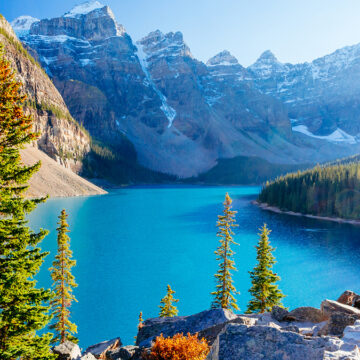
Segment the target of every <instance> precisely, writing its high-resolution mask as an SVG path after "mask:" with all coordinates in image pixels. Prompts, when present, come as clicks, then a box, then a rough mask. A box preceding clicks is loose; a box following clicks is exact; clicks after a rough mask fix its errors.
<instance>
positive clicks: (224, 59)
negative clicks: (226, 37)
mask: <svg viewBox="0 0 360 360" xmlns="http://www.w3.org/2000/svg"><path fill="white" fill-rule="evenodd" d="M206 65H207V66H232V65H239V62H238V60H237V59H236V57H235V56H233V55H231V53H230V52H229V51H227V50H224V51H222V52H220V53H218V54H217V55H215V56H213V57H212V58H210V59H209V60H208V61H207V63H206Z"/></svg>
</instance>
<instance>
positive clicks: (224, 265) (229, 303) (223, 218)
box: [211, 193, 239, 310]
mask: <svg viewBox="0 0 360 360" xmlns="http://www.w3.org/2000/svg"><path fill="white" fill-rule="evenodd" d="M231 204H232V200H231V198H230V196H229V194H228V193H226V195H225V201H224V210H223V215H218V221H217V224H216V225H217V227H218V229H219V230H218V232H217V236H218V237H220V245H219V247H218V248H217V250H216V251H215V254H216V255H217V257H216V260H217V261H219V270H218V272H217V273H216V274H215V278H216V282H217V285H216V291H214V292H212V293H211V294H212V295H213V296H214V298H215V299H214V301H213V303H212V305H211V307H212V308H222V309H234V310H239V307H238V306H237V303H236V299H235V296H234V295H235V294H237V291H236V289H235V287H234V285H233V280H232V275H231V271H235V270H236V267H235V262H234V260H233V256H234V252H233V251H232V250H231V245H232V244H234V245H238V244H237V243H236V242H235V241H234V239H233V235H234V232H233V231H232V228H234V227H236V226H238V225H237V224H236V220H235V215H236V213H237V211H234V210H231V208H232V207H231Z"/></svg>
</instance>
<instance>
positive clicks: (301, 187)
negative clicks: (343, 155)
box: [258, 157, 360, 219]
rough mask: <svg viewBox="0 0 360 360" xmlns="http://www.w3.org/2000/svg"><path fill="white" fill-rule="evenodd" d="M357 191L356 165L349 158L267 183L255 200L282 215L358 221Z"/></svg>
mask: <svg viewBox="0 0 360 360" xmlns="http://www.w3.org/2000/svg"><path fill="white" fill-rule="evenodd" d="M359 190H360V162H359V161H357V157H352V158H350V159H348V160H346V159H344V160H341V161H339V162H337V163H332V164H327V165H323V166H319V165H318V166H316V167H314V168H312V169H309V170H305V171H301V172H300V171H298V172H296V173H290V174H287V175H285V176H281V177H278V178H277V179H276V180H274V181H272V182H267V183H266V185H265V186H264V187H263V189H262V191H261V193H260V195H259V198H258V200H259V202H261V203H266V204H268V205H271V206H276V207H278V208H279V209H281V210H285V211H294V212H298V213H302V214H311V215H318V216H330V217H341V218H345V219H359V218H360V191H359Z"/></svg>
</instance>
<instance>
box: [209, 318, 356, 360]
mask: <svg viewBox="0 0 360 360" xmlns="http://www.w3.org/2000/svg"><path fill="white" fill-rule="evenodd" d="M342 345H343V342H342V341H341V340H340V339H336V340H334V339H331V338H320V337H318V338H309V337H306V336H303V335H301V334H297V333H295V332H288V331H281V330H280V329H278V328H275V327H270V326H259V325H255V326H247V325H238V324H228V325H227V326H226V328H225V329H224V331H223V332H222V333H221V334H220V335H219V336H218V338H217V339H216V341H215V343H214V344H213V346H212V348H211V352H210V354H209V355H208V357H207V360H240V359H241V360H265V359H266V360H306V359H309V360H324V359H338V360H339V359H344V360H345V359H348V360H350V359H352V360H355V359H359V357H357V353H356V351H358V350H356V349H355V348H354V347H353V348H352V349H349V350H346V349H343V348H341V346H342Z"/></svg>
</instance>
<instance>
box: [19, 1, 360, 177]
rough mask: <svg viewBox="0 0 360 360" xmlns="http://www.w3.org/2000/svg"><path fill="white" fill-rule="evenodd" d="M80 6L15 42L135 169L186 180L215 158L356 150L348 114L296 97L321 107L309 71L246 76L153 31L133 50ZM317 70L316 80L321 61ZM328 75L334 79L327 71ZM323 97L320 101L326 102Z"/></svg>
mask: <svg viewBox="0 0 360 360" xmlns="http://www.w3.org/2000/svg"><path fill="white" fill-rule="evenodd" d="M79 6H80V5H78V8H77V9H79ZM81 7H82V8H84V9H86V10H85V11H83V12H81V11H77V10H76V11H75V13H76V14H75V15H74V16H65V15H66V13H65V14H64V15H63V16H61V17H58V18H53V19H45V20H40V21H39V22H34V23H33V24H32V25H31V26H30V29H29V31H28V33H27V34H25V33H24V32H22V34H21V40H22V41H23V42H24V43H25V44H26V45H27V46H28V47H29V48H31V49H32V51H33V52H34V53H35V54H36V55H37V56H38V58H39V61H40V62H41V63H42V65H43V66H44V67H45V69H46V71H47V73H48V74H49V75H50V76H51V78H52V79H53V81H54V83H55V85H56V86H57V88H58V89H59V90H60V92H61V94H62V95H63V97H64V99H65V101H66V103H67V105H68V106H69V108H70V112H71V113H72V114H73V115H74V117H75V118H76V119H77V120H78V121H79V122H80V123H82V124H84V126H85V128H86V129H87V130H89V132H90V134H91V135H92V136H94V137H95V138H96V139H98V140H100V141H102V142H104V143H105V144H109V145H110V146H111V147H113V148H114V149H116V148H122V147H123V145H121V144H123V143H124V141H125V142H129V143H131V144H132V145H133V147H134V151H135V155H134V161H137V162H138V163H139V164H140V165H141V166H143V167H145V168H148V169H151V170H154V171H157V172H161V173H168V174H172V175H174V176H177V177H179V178H187V177H196V176H198V175H200V174H202V173H206V172H207V171H209V170H210V169H211V168H213V167H214V166H216V164H217V162H218V159H221V158H225V159H226V158H234V157H236V156H249V157H251V156H255V157H256V156H257V157H260V158H263V159H265V160H266V161H270V162H272V163H274V164H296V163H297V164H303V163H309V162H321V161H328V160H332V159H334V158H336V157H343V156H347V155H352V154H354V153H356V152H359V151H360V143H359V141H358V137H357V131H358V128H359V133H360V119H359V121H357V122H358V125H354V124H350V122H346V121H345V120H344V121H342V122H341V121H338V118H339V116H337V114H338V113H339V112H342V113H344V114H345V113H346V111H345V110H344V109H343V110H342V109H339V106H338V104H337V103H336V104H335V105H333V106H334V107H336V108H334V110H333V113H334V114H330V115H331V116H327V118H322V117H321V114H322V111H324V110H323V107H321V104H318V103H316V104H315V105H314V104H311V103H310V100H309V99H306V98H305V97H304V96H303V97H301V96H300V95H303V94H304V93H305V92H306V91H310V92H311V93H312V98H314V99H317V98H319V99H320V100H322V98H320V97H319V96H320V95H319V93H321V90H323V88H324V86H323V87H321V86H320V87H319V85H317V84H316V86H315V87H314V86H312V85H313V83H314V81H315V80H314V79H312V80H311V79H310V77H309V71H310V70H309V67H310V65H306V66H305V67H304V66H299V65H291V64H282V63H280V62H279V61H278V60H277V59H276V58H275V56H274V55H273V54H272V53H271V52H270V51H265V52H264V53H263V54H262V55H261V56H260V57H259V59H258V60H257V62H255V63H254V64H253V65H251V66H250V67H247V68H245V67H243V66H242V65H240V64H239V62H238V60H237V59H236V58H235V57H234V56H233V55H231V54H230V52H228V51H223V52H221V53H219V54H217V55H215V56H214V57H213V58H211V59H209V61H208V62H207V64H205V63H203V62H201V61H198V60H197V59H196V58H194V56H193V55H192V53H191V50H190V49H189V47H188V46H187V45H186V43H185V41H184V39H183V35H182V33H181V32H170V33H167V34H163V33H162V32H161V31H159V30H156V31H153V32H151V33H149V34H148V35H147V36H145V37H143V38H142V39H140V40H139V41H137V42H133V41H132V39H131V37H130V35H128V34H127V33H126V30H125V28H124V27H123V26H122V25H119V24H118V23H117V21H116V19H115V17H114V15H113V13H112V11H111V9H110V8H109V7H108V6H106V5H103V4H100V3H99V2H97V1H92V2H88V3H85V5H84V4H83V5H81V6H80V8H81ZM89 9H90V10H89ZM88 10H89V11H88ZM72 12H74V10H70V11H69V12H68V14H71V13H72ZM88 29H92V30H91V31H89V30H88ZM118 29H122V30H121V31H120V32H118ZM338 57H340V58H341V56H340V55H338ZM326 61H327V60H326ZM326 61H325V60H324V61H323V62H326ZM318 62H319V61H318ZM318 62H317V63H316V64H318ZM326 64H328V61H327V62H326ZM319 67H320V68H321V69H320V70H321V71H320V70H318V76H319V77H320V76H322V74H323V73H324V71H325V68H324V67H323V64H322V62H321V61H320V64H319V65H318V68H319ZM299 68H300V70H301V71H300V70H299ZM313 69H316V68H315V65H313ZM299 71H300V73H301V74H300V75H299V74H298V72H299ZM329 71H330V75H331V76H333V75H334V74H333V71H334V69H333V67H331V66H330V67H329ZM339 71H340V70H339ZM314 73H315V70H314ZM335 75H336V74H335ZM268 76H270V77H268ZM288 77H291V79H290V80H289V79H288ZM333 78H334V76H333V77H332V78H331V79H333ZM311 81H312V82H311ZM321 81H322V80H321ZM321 81H320V80H318V79H316V82H317V83H319V82H321ZM336 81H337V82H336V84H335V85H336V86H339V82H340V83H341V81H338V80H336ZM299 83H300V84H301V85H303V84H304V86H307V87H306V88H299V86H298V85H297V84H299ZM291 84H295V85H296V86H295V87H294V88H292V87H291V86H290V85H291ZM359 84H360V80H359ZM310 85H311V86H312V87H311V86H310ZM326 87H328V88H331V87H329V86H328V84H326ZM359 88H360V85H359ZM74 93H76V94H78V96H77V97H75V98H74V97H73V94H74ZM328 93H329V92H328ZM330 95H331V94H330ZM330 95H329V96H328V97H327V98H326V99H325V100H328V102H330V101H332V102H334V97H333V96H330ZM355 95H356V94H354V96H355ZM89 99H92V100H89ZM95 99H99V101H94V100H95ZM298 99H300V100H298ZM359 106H360V105H359ZM349 111H350V110H349ZM311 112H312V113H313V114H314V116H311ZM336 112H337V113H336ZM326 115H327V114H326ZM344 116H345V115H344ZM351 116H352V118H356V116H357V115H356V113H355V112H352V113H351ZM100 120H101V121H100ZM125 138H126V140H124V139H125ZM314 148H317V149H319V151H317V152H315V153H314V151H313V149H314ZM119 151H120V152H121V150H119ZM120 155H121V156H126V154H124V153H121V154H120ZM275 166H276V165H275Z"/></svg>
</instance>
